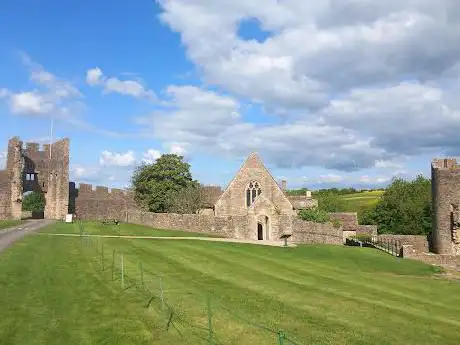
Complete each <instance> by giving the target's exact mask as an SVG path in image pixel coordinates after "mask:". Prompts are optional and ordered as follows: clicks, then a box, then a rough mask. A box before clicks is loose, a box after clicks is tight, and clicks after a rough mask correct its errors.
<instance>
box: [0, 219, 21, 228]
mask: <svg viewBox="0 0 460 345" xmlns="http://www.w3.org/2000/svg"><path fill="white" fill-rule="evenodd" d="M19 224H21V221H20V220H0V229H5V228H9V227H11V226H16V225H19Z"/></svg>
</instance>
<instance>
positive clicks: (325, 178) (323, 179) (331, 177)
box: [318, 174, 343, 183]
mask: <svg viewBox="0 0 460 345" xmlns="http://www.w3.org/2000/svg"><path fill="white" fill-rule="evenodd" d="M342 181H343V177H342V176H340V175H337V174H327V175H321V176H320V177H319V179H318V183H338V182H342Z"/></svg>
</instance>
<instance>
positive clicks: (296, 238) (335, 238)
mask: <svg viewBox="0 0 460 345" xmlns="http://www.w3.org/2000/svg"><path fill="white" fill-rule="evenodd" d="M290 240H291V241H292V242H294V243H324V244H338V245H340V244H343V233H342V229H341V228H335V227H334V226H333V225H332V224H331V223H324V224H321V223H315V222H307V221H304V220H302V219H298V218H293V220H292V237H291V239H290Z"/></svg>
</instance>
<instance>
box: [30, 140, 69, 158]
mask: <svg viewBox="0 0 460 345" xmlns="http://www.w3.org/2000/svg"><path fill="white" fill-rule="evenodd" d="M21 148H22V150H23V154H24V155H25V156H27V157H30V158H32V159H50V156H51V159H52V160H58V161H59V160H65V159H67V158H68V157H69V139H67V138H65V139H62V140H58V141H56V142H54V143H52V144H43V145H40V144H39V143H35V142H26V143H25V147H23V146H22V142H21Z"/></svg>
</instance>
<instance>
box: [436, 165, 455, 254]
mask: <svg viewBox="0 0 460 345" xmlns="http://www.w3.org/2000/svg"><path fill="white" fill-rule="evenodd" d="M431 187H432V200H433V231H432V238H431V240H432V250H433V251H434V252H435V253H438V254H450V255H460V210H459V206H460V166H459V165H457V161H456V160H455V159H434V160H433V162H432V164H431Z"/></svg>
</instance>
